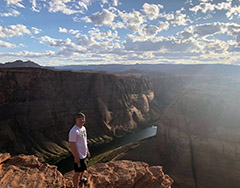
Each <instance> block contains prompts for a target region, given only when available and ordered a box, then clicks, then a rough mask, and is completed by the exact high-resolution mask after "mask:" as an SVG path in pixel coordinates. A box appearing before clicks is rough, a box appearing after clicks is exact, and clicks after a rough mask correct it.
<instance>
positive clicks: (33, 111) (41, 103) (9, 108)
mask: <svg viewBox="0 0 240 188" xmlns="http://www.w3.org/2000/svg"><path fill="white" fill-rule="evenodd" d="M153 97H154V95H153V92H152V86H151V84H150V82H149V81H148V80H147V79H146V78H145V77H139V76H138V77H136V76H120V75H112V74H106V73H83V72H70V71H52V70H47V69H38V68H19V69H17V68H12V69H0V104H1V105H0V114H1V116H0V129H1V132H0V148H1V149H2V150H3V151H5V152H10V153H12V154H21V153H24V154H34V155H36V156H38V157H39V158H40V160H43V159H51V158H54V157H59V156H60V155H63V154H67V153H68V143H67V138H68V131H69V130H70V128H71V127H72V126H73V124H74V117H75V114H76V112H78V111H83V112H84V113H85V114H86V116H87V121H86V127H87V130H88V138H90V141H91V138H92V139H93V138H97V137H100V136H102V137H103V136H104V135H108V136H114V135H122V134H124V133H126V132H128V131H130V130H132V129H134V128H136V127H137V126H139V125H143V124H146V123H147V122H148V121H150V119H151V118H150V113H149V108H150V107H149V106H150V105H149V103H150V102H151V100H152V99H153ZM93 142H94V140H93Z"/></svg>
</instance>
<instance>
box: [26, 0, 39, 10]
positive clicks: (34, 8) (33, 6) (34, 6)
mask: <svg viewBox="0 0 240 188" xmlns="http://www.w3.org/2000/svg"><path fill="white" fill-rule="evenodd" d="M29 1H30V2H31V3H32V11H34V12H40V9H41V7H40V6H38V5H37V0H29Z"/></svg>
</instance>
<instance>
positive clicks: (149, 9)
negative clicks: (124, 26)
mask: <svg viewBox="0 0 240 188" xmlns="http://www.w3.org/2000/svg"><path fill="white" fill-rule="evenodd" d="M160 9H163V6H162V5H160V4H158V5H155V4H148V3H144V5H143V10H142V11H143V12H144V13H145V14H146V16H147V17H148V19H149V20H155V19H157V18H158V17H159V12H160Z"/></svg>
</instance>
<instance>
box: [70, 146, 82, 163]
mask: <svg viewBox="0 0 240 188" xmlns="http://www.w3.org/2000/svg"><path fill="white" fill-rule="evenodd" d="M69 148H70V150H71V152H72V154H73V156H74V162H75V163H80V160H79V157H78V152H77V147H76V142H69Z"/></svg>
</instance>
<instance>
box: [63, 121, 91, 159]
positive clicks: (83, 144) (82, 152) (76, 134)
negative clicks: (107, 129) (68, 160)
mask: <svg viewBox="0 0 240 188" xmlns="http://www.w3.org/2000/svg"><path fill="white" fill-rule="evenodd" d="M68 141H69V142H76V147H77V151H78V156H79V158H80V159H84V158H86V157H87V131H86V128H85V127H84V126H82V128H79V127H78V126H77V125H74V126H73V128H72V129H71V130H70V132H69V140H68Z"/></svg>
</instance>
